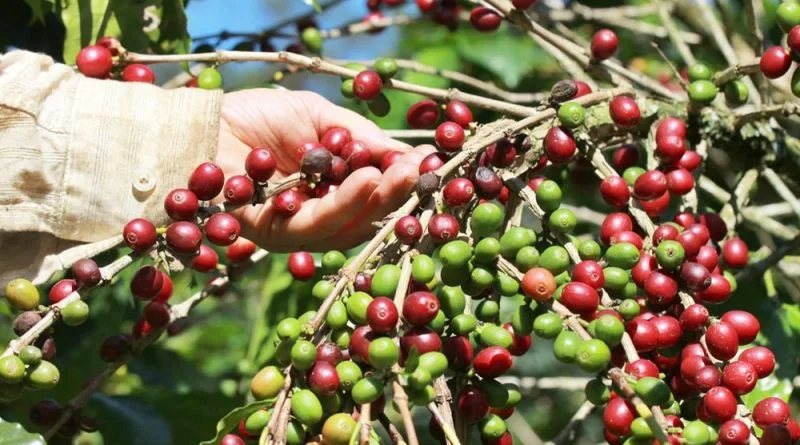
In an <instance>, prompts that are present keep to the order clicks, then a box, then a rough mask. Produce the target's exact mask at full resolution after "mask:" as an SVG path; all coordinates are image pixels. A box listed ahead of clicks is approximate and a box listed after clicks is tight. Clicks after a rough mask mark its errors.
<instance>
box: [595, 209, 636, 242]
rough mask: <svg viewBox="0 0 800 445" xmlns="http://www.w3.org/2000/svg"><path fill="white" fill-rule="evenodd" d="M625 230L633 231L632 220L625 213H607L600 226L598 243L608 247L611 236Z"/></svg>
mask: <svg viewBox="0 0 800 445" xmlns="http://www.w3.org/2000/svg"><path fill="white" fill-rule="evenodd" d="M627 230H633V220H632V219H631V217H630V216H628V214H627V213H622V212H615V213H609V214H608V215H607V216H606V217H605V219H604V220H603V223H602V224H601V225H600V241H602V242H603V244H606V245H608V244H610V242H611V237H612V236H614V235H615V234H617V233H619V232H624V231H627Z"/></svg>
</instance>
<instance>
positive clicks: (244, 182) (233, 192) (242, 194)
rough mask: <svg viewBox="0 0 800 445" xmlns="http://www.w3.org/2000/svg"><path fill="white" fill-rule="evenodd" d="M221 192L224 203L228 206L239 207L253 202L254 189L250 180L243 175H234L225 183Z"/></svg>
mask: <svg viewBox="0 0 800 445" xmlns="http://www.w3.org/2000/svg"><path fill="white" fill-rule="evenodd" d="M223 192H224V194H225V201H227V202H228V203H229V204H233V205H240V204H248V203H250V201H252V200H253V196H254V195H255V193H256V189H255V186H254V185H253V181H252V180H251V179H250V178H248V177H247V176H244V175H236V176H231V177H230V178H228V180H227V181H225V187H224V188H223Z"/></svg>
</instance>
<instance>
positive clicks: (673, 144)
mask: <svg viewBox="0 0 800 445" xmlns="http://www.w3.org/2000/svg"><path fill="white" fill-rule="evenodd" d="M685 154H686V140H685V139H684V138H683V137H681V136H678V135H677V134H666V135H664V136H661V137H659V138H657V139H656V155H658V157H659V158H661V159H663V160H664V161H666V162H669V163H676V162H680V160H681V158H682V157H683V156H684V155H685Z"/></svg>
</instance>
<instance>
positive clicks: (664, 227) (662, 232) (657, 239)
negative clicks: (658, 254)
mask: <svg viewBox="0 0 800 445" xmlns="http://www.w3.org/2000/svg"><path fill="white" fill-rule="evenodd" d="M679 233H680V232H679V231H678V228H677V227H675V226H673V225H672V224H661V225H660V226H658V227H656V230H655V231H653V246H658V245H659V244H661V242H662V241H666V240H672V241H675V239H677V238H678V234H679Z"/></svg>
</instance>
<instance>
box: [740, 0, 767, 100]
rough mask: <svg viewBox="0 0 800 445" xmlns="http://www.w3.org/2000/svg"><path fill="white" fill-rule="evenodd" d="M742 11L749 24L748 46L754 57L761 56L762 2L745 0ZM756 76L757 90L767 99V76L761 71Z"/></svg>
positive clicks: (762, 37) (762, 46)
mask: <svg viewBox="0 0 800 445" xmlns="http://www.w3.org/2000/svg"><path fill="white" fill-rule="evenodd" d="M744 12H745V15H746V16H747V22H748V24H749V25H750V26H749V30H750V38H751V41H750V46H751V47H752V48H753V52H754V53H755V55H756V57H761V53H762V52H763V51H764V34H763V33H762V32H761V17H762V16H763V15H764V4H763V3H762V2H760V1H756V0H747V1H745V2H744ZM756 76H757V77H756V78H757V79H758V89H759V92H760V93H761V95H762V96H764V98H765V100H767V101H769V94H768V91H767V89H768V88H769V83H768V82H767V78H766V77H764V75H763V74H761V73H756Z"/></svg>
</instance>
